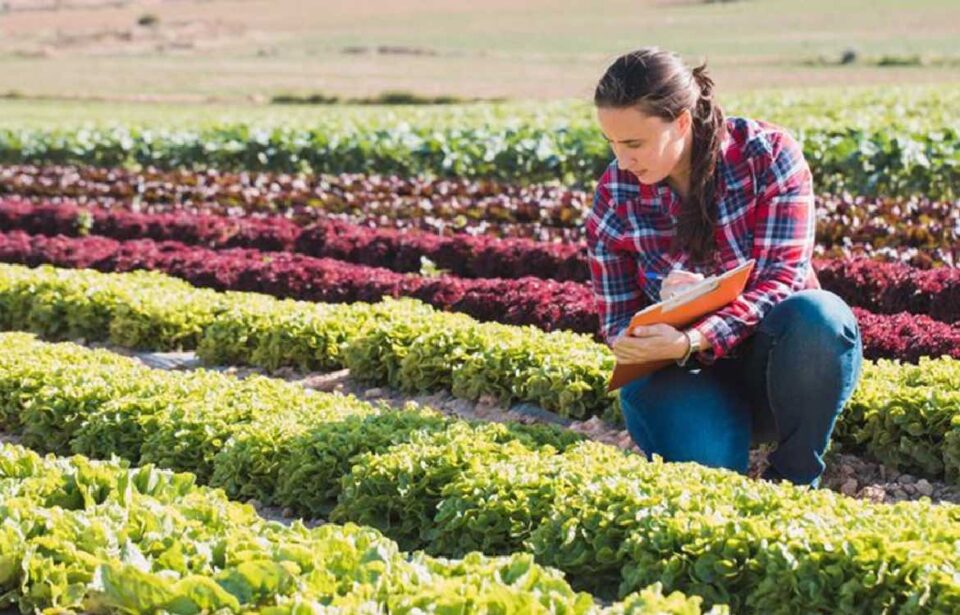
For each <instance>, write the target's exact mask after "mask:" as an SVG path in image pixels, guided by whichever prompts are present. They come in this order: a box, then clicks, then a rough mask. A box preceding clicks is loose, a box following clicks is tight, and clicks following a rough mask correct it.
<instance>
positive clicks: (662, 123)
mask: <svg viewBox="0 0 960 615" xmlns="http://www.w3.org/2000/svg"><path fill="white" fill-rule="evenodd" d="M594 103H595V105H596V108H597V119H598V121H599V125H600V128H601V130H602V132H603V134H604V137H605V138H606V139H607V141H608V142H609V143H610V144H611V146H612V149H613V153H614V154H615V156H616V160H614V161H613V162H612V163H611V164H610V166H609V167H608V168H607V170H606V172H605V173H604V174H603V176H602V177H601V178H600V181H599V184H598V186H597V191H596V195H595V198H594V203H593V209H592V211H591V213H590V216H589V218H588V220H587V228H586V231H587V242H588V248H589V255H590V263H591V275H592V284H593V289H594V293H595V295H596V298H597V306H598V309H599V313H600V326H601V332H602V335H603V337H604V339H605V340H606V341H607V343H608V344H610V346H611V347H612V348H613V351H614V354H615V355H616V357H617V360H618V361H621V362H624V363H630V362H647V361H651V360H658V359H659V360H663V359H676V360H677V364H676V365H671V366H670V367H668V368H666V369H663V370H661V371H658V372H655V373H654V374H652V375H649V376H645V377H642V378H638V379H636V380H634V381H633V382H631V383H629V384H628V385H626V386H625V387H623V388H622V389H621V390H620V401H621V406H622V408H623V415H624V419H625V421H626V424H627V429H628V430H629V432H630V434H631V436H632V437H633V439H634V440H635V441H636V443H637V445H638V446H639V447H640V448H641V449H642V450H643V451H644V452H645V453H646V454H647V455H653V454H657V455H660V456H662V457H663V458H664V460H666V461H697V462H700V463H702V464H704V465H709V466H714V467H724V468H729V469H732V470H736V471H738V472H741V473H744V472H746V470H747V461H748V452H749V447H750V444H751V442H763V441H768V440H774V441H776V442H777V448H776V450H775V451H774V452H773V453H772V454H771V456H770V458H769V462H770V466H769V468H768V469H767V470H766V471H765V473H764V478H767V479H771V480H781V479H786V480H789V481H791V482H793V483H795V484H806V485H811V486H814V487H816V486H817V485H818V484H819V480H820V475H821V474H822V473H823V470H824V463H823V455H824V451H825V450H826V448H827V444H828V442H829V439H830V433H831V431H832V430H833V426H834V423H835V421H836V418H837V415H838V414H839V412H840V410H841V409H842V408H843V406H844V404H845V403H846V401H847V399H848V398H849V397H850V395H851V393H852V392H853V389H854V388H855V386H856V382H857V380H858V378H859V376H860V365H861V362H862V345H861V341H860V331H859V327H858V326H857V322H856V319H855V318H854V315H853V313H852V311H851V310H850V308H849V307H848V306H847V305H846V304H845V303H844V302H843V301H842V300H841V299H840V298H839V297H837V296H836V295H834V294H833V293H830V292H827V291H824V290H821V289H820V284H819V282H818V281H817V278H816V275H815V273H814V271H813V268H812V266H811V256H812V253H813V242H814V228H815V219H814V207H813V188H812V179H811V175H810V169H809V167H808V165H807V163H806V161H805V160H804V158H803V153H802V151H801V149H800V147H799V146H798V145H797V143H796V142H795V141H794V139H793V138H791V136H790V135H789V134H787V133H786V132H785V131H783V130H782V129H780V128H778V127H776V126H773V125H771V124H768V123H765V122H762V121H756V120H752V119H746V118H737V117H731V118H725V117H724V114H723V111H722V110H721V109H720V107H719V106H718V105H717V104H716V102H715V101H714V98H713V81H712V80H711V79H710V77H709V76H708V75H707V71H706V66H705V65H704V66H700V67H698V68H695V69H693V70H692V71H691V70H690V69H689V68H687V67H686V66H685V65H684V64H683V62H682V61H681V60H680V59H679V58H678V57H677V56H676V55H675V54H672V53H669V52H666V51H662V50H659V49H656V48H646V49H640V50H638V51H635V52H632V53H629V54H626V55H624V56H622V57H620V58H618V59H617V60H616V61H615V62H614V63H613V64H612V65H611V66H610V68H609V69H607V71H606V73H605V74H604V75H603V77H602V78H601V79H600V82H599V84H598V85H597V88H596V93H595V95H594ZM751 258H753V259H756V264H755V267H754V271H753V273H752V274H751V276H750V279H749V280H748V282H747V288H746V290H745V291H744V292H743V294H742V295H741V296H740V297H739V298H738V299H737V300H736V301H735V302H733V303H731V304H729V305H728V306H726V307H725V308H722V309H720V310H718V311H716V312H714V313H712V314H710V315H708V316H706V317H705V318H703V319H701V320H699V321H698V322H695V323H693V324H692V325H691V326H689V327H686V328H684V329H683V330H678V329H675V328H674V327H671V326H669V325H655V326H650V327H638V328H636V329H634V330H632V331H626V330H625V329H626V325H627V323H628V322H629V320H630V317H631V316H632V315H633V314H634V312H636V311H637V310H639V309H641V308H642V307H643V306H645V305H647V304H649V303H650V302H654V301H659V300H662V299H666V298H668V297H669V296H671V295H673V294H676V293H677V292H680V291H682V290H683V288H684V287H685V286H686V285H688V284H690V283H692V282H694V281H696V280H699V279H702V278H703V276H704V275H711V274H716V273H721V272H723V271H727V270H729V269H732V268H733V267H735V266H737V265H739V264H742V263H744V262H746V261H747V260H749V259H751Z"/></svg>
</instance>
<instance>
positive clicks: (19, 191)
mask: <svg viewBox="0 0 960 615" xmlns="http://www.w3.org/2000/svg"><path fill="white" fill-rule="evenodd" d="M820 189H821V190H822V188H820ZM0 194H10V195H18V196H23V197H30V198H33V199H66V200H68V201H75V202H78V203H81V204H86V205H98V206H101V207H110V208H121V209H123V208H129V207H131V206H134V205H135V206H136V207H137V208H138V209H140V210H143V211H157V212H163V211H169V210H174V211H180V210H188V211H199V212H203V213H247V214H253V213H280V214H283V215H285V216H287V217H289V218H291V219H293V220H295V221H298V222H304V221H307V220H311V219H314V218H316V217H323V216H326V215H331V214H352V215H362V216H368V217H370V218H376V219H378V220H386V219H394V220H404V219H423V218H435V219H441V220H446V221H450V222H454V221H457V220H458V219H459V220H460V221H462V222H463V223H468V222H480V221H485V222H487V223H490V224H497V225H498V224H504V223H511V224H521V225H523V224H540V225H544V226H547V227H561V228H569V229H576V228H578V227H581V226H583V223H584V221H585V218H586V216H587V214H588V213H589V211H590V208H591V206H592V203H593V195H592V194H591V193H589V192H587V191H584V190H582V189H575V188H568V187H564V186H559V185H556V184H535V185H526V186H524V185H516V184H508V183H501V182H495V181H490V180H479V181H473V180H468V179H465V178H445V179H429V178H425V177H398V176H379V175H358V174H343V175H308V174H282V173H230V172H223V171H219V170H215V169H208V170H205V171H187V170H182V169H179V170H171V171H163V170H158V169H154V168H147V169H144V170H141V171H132V170H128V169H123V168H112V169H102V168H96V167H72V166H66V167H65V166H56V165H50V166H32V165H14V166H6V167H0ZM816 210H817V214H818V222H819V225H820V227H821V228H820V229H819V232H818V235H820V236H821V238H822V240H823V241H824V243H827V244H829V245H833V244H835V243H839V242H841V240H842V239H843V238H844V237H847V236H850V234H851V233H853V236H854V237H855V242H856V243H874V242H879V243H882V244H883V245H887V244H888V243H892V242H893V241H894V240H896V238H898V237H899V238H901V240H902V241H903V242H905V245H910V246H915V247H925V246H926V247H929V246H932V245H942V244H946V243H950V242H951V240H953V239H956V237H957V233H958V230H957V225H958V223H960V212H958V210H957V207H956V203H953V202H949V201H936V200H930V199H929V198H925V197H922V196H916V195H915V196H912V197H910V198H890V197H889V196H884V197H882V198H878V197H866V196H850V195H849V194H841V195H840V196H831V195H828V194H821V195H819V196H817V198H816Z"/></svg>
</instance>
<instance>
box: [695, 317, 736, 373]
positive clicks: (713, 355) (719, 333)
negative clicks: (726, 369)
mask: <svg viewBox="0 0 960 615" xmlns="http://www.w3.org/2000/svg"><path fill="white" fill-rule="evenodd" d="M692 328H693V329H696V330H697V331H699V332H700V335H702V336H703V337H704V339H706V340H707V341H708V342H710V348H708V349H706V350H701V351H700V352H699V353H697V360H698V361H700V363H702V364H703V365H713V363H715V362H716V360H717V359H720V358H722V357H723V356H724V355H726V354H727V352H728V351H729V348H728V347H727V342H728V341H729V340H731V339H733V338H734V337H735V336H734V333H733V330H731V329H730V325H728V324H727V322H726V321H725V320H724V319H723V318H721V317H720V316H708V317H707V318H705V319H704V320H703V321H701V322H700V323H698V324H697V325H695V326H694V327H692Z"/></svg>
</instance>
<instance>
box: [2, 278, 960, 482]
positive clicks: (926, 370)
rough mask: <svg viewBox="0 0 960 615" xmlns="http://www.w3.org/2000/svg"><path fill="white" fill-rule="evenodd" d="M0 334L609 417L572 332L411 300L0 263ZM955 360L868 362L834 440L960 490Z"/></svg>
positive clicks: (598, 371) (602, 352)
mask: <svg viewBox="0 0 960 615" xmlns="http://www.w3.org/2000/svg"><path fill="white" fill-rule="evenodd" d="M0 328H3V329H8V330H10V329H14V330H24V331H32V332H35V333H37V334H40V335H42V336H44V337H45V338H49V339H78V338H79V339H84V340H86V341H88V342H103V341H105V342H109V343H111V344H114V345H116V346H120V347H126V348H134V349H136V348H139V349H152V350H168V349H181V348H183V349H196V351H197V354H198V356H199V358H200V359H201V360H202V361H203V362H204V363H205V364H208V365H252V366H256V367H261V368H265V369H267V370H275V369H277V368H280V367H285V366H290V367H294V368H297V369H299V370H304V371H307V370H332V369H339V368H344V367H345V368H349V369H350V371H351V375H352V376H353V377H354V378H356V379H358V380H360V381H365V382H369V383H375V384H378V385H388V386H391V387H394V388H397V389H399V390H402V391H405V392H435V391H440V390H448V391H451V392H452V393H453V394H454V395H456V396H458V397H461V398H465V399H473V400H476V399H479V398H480V397H481V396H484V395H488V396H492V397H494V398H496V399H498V400H500V402H502V403H504V404H511V403H515V402H532V403H534V404H537V405H538V406H540V407H542V408H544V409H546V410H549V411H552V412H556V413H558V414H560V415H562V416H565V417H572V418H584V417H589V416H595V415H596V416H603V417H606V418H608V419H612V420H618V417H619V398H618V396H617V395H616V393H608V392H607V390H606V383H607V380H608V379H609V375H610V372H611V370H612V367H613V363H614V358H613V355H612V353H611V351H610V350H609V348H607V347H606V346H604V345H601V344H598V343H596V342H594V341H593V340H592V339H590V338H589V337H587V336H583V335H578V334H574V333H570V332H549V333H547V332H544V331H541V330H538V329H535V328H533V327H512V326H507V325H502V324H497V323H478V322H477V321H475V320H474V319H472V318H470V317H468V316H465V315H463V314H451V313H445V312H438V311H436V310H434V309H432V308H430V307H429V306H426V305H424V304H422V303H419V302H417V301H412V300H399V301H397V300H390V299H388V300H385V301H383V302H381V303H377V304H368V303H353V304H339V305H332V304H313V303H303V302H296V301H291V300H278V299H275V298H273V297H268V296H263V295H257V294H252V293H233V292H228V293H219V292H215V291H212V290H208V289H199V288H195V287H192V286H190V285H188V284H186V283H184V282H182V281H180V280H176V279H172V278H169V277H166V276H163V275H160V274H157V273H152V272H135V273H128V274H102V273H98V272H95V271H89V270H63V269H54V268H49V267H43V268H38V269H29V268H26V267H20V266H15V265H2V266H0ZM958 382H960V361H957V360H955V359H951V358H948V357H941V358H939V359H933V358H920V360H919V364H917V365H910V364H902V363H899V362H891V361H885V360H881V361H877V362H869V361H868V362H867V363H866V364H865V367H864V370H863V375H862V378H861V383H860V385H859V387H858V388H857V390H856V391H855V393H854V395H853V397H852V399H851V400H850V402H849V404H848V407H847V408H846V409H845V410H844V412H843V413H842V415H841V418H840V420H839V421H838V424H837V427H836V430H835V439H834V442H835V443H837V444H840V445H841V446H842V447H843V448H844V449H847V450H853V451H862V452H866V453H867V454H869V455H870V456H872V457H874V458H876V459H879V460H881V461H883V462H885V463H888V464H891V465H894V466H896V467H898V468H901V469H902V470H904V471H911V472H913V473H916V474H920V475H924V476H927V477H930V478H938V477H946V478H947V480H949V481H952V482H958V481H960V393H958V392H957V388H958V387H957V383H958Z"/></svg>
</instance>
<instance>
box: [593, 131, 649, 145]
mask: <svg viewBox="0 0 960 615" xmlns="http://www.w3.org/2000/svg"><path fill="white" fill-rule="evenodd" d="M600 134H603V133H600ZM603 138H604V139H605V140H607V141H609V142H610V143H636V142H637V141H643V139H641V138H640V137H637V138H636V139H624V140H623V141H613V140H611V139H610V138H609V137H608V136H607V135H603Z"/></svg>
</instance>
